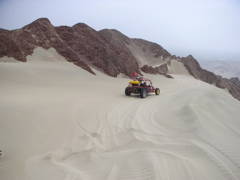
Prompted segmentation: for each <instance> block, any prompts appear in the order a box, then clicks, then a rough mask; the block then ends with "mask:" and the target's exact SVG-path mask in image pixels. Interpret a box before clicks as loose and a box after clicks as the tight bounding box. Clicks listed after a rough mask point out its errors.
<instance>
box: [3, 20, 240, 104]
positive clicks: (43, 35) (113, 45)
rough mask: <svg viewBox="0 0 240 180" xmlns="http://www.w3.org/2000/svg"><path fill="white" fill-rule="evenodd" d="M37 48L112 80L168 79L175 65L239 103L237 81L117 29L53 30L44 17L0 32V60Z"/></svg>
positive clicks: (24, 55) (22, 55)
mask: <svg viewBox="0 0 240 180" xmlns="http://www.w3.org/2000/svg"><path fill="white" fill-rule="evenodd" d="M37 47H42V48H44V49H49V48H54V49H55V50H56V51H57V52H58V53H59V54H60V55H62V56H63V57H65V59H66V60H67V61H69V62H72V63H74V64H75V65H77V66H79V67H81V68H83V69H85V70H86V71H88V72H90V73H92V74H95V73H94V70H93V68H94V69H98V70H101V71H102V72H104V73H105V74H107V75H109V76H112V77H116V76H117V75H119V74H120V73H122V74H125V75H126V76H131V75H132V74H133V72H137V73H139V74H141V72H145V73H150V74H161V75H164V76H166V77H168V78H172V76H171V75H170V74H169V73H172V72H174V71H173V69H175V71H176V68H178V67H174V66H175V65H176V64H177V63H178V64H181V66H183V67H185V69H186V71H187V72H188V73H189V74H191V75H192V76H193V77H195V78H196V79H199V80H202V81H205V82H207V83H209V84H213V85H216V86H217V87H219V88H227V89H228V90H229V92H230V93H231V94H232V95H233V97H235V98H236V99H238V100H240V81H239V79H238V78H233V79H225V78H222V77H221V76H217V75H215V74H214V73H212V72H209V71H207V70H204V69H202V68H201V66H200V65H199V63H198V62H197V60H196V59H194V57H192V56H191V55H189V56H188V57H182V58H180V57H176V56H174V55H171V54H170V53H169V52H168V51H166V50H165V49H164V48H163V47H162V46H160V45H158V44H156V43H153V42H149V41H146V40H143V39H135V38H129V37H127V36H125V35H124V34H122V33H121V32H119V31H117V30H110V29H104V30H101V31H96V30H94V29H92V28H91V27H89V26H87V25H86V24H83V23H78V24H76V25H74V26H72V27H68V26H59V27H54V26H53V25H52V24H51V23H50V21H49V20H48V19H46V18H41V19H38V20H36V21H34V22H32V23H31V24H29V25H26V26H24V27H23V28H21V29H17V30H13V31H8V30H5V29H0V58H1V57H12V58H14V59H16V60H18V61H23V62H26V61H27V56H28V55H31V54H33V52H34V49H35V48H37Z"/></svg>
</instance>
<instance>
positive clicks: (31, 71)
mask: <svg viewBox="0 0 240 180" xmlns="http://www.w3.org/2000/svg"><path fill="white" fill-rule="evenodd" d="M40 51H41V49H39V50H38V51H36V52H35V54H34V55H32V56H29V57H28V61H29V62H27V63H20V62H18V63H13V62H12V61H13V60H11V62H5V61H6V58H5V60H2V61H4V62H1V63H0V149H1V150H2V156H1V157H0V179H2V180H43V179H44V180H80V179H83V180H91V179H93V180H115V179H121V180H124V179H144V180H145V179H151V180H152V179H157V180H159V179H163V180H188V179H194V180H197V179H199V180H203V179H204V180H208V179H209V180H213V179H217V180H226V179H236V180H237V179H240V118H239V117H240V102H239V101H237V100H236V99H234V98H233V97H232V96H231V95H230V94H229V93H227V92H226V91H224V90H221V89H219V88H216V87H214V86H211V85H209V84H206V83H204V82H201V81H199V80H196V79H194V78H192V77H191V76H189V75H188V74H187V73H186V72H187V71H185V70H184V68H183V67H180V65H179V64H177V63H175V66H173V67H172V69H171V73H172V74H171V75H172V76H173V77H174V79H167V78H165V77H163V76H160V75H147V74H145V77H148V78H150V79H151V80H152V81H153V85H154V86H155V87H159V88H160V89H161V94H160V95H159V96H156V95H155V94H151V95H149V96H147V98H145V99H141V98H140V97H139V96H138V95H132V96H130V97H127V96H125V94H124V89H125V87H126V86H127V84H128V82H129V79H128V78H126V77H124V76H119V77H118V78H112V77H108V76H106V75H104V74H102V73H101V72H99V71H96V70H95V72H96V73H97V75H92V74H90V73H88V72H86V71H84V70H82V69H81V68H79V67H77V66H75V65H73V64H71V63H69V62H66V61H64V60H63V59H61V57H59V56H58V55H57V54H56V52H55V51H54V50H51V52H52V53H51V54H55V55H53V56H52V55H49V56H48V57H45V56H42V55H41V54H47V53H45V52H42V53H41V52H40ZM39 52H40V53H39ZM46 59H48V60H47V62H46ZM54 59H55V60H54ZM58 59H60V60H59V61H58Z"/></svg>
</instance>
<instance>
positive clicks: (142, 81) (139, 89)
mask: <svg viewBox="0 0 240 180" xmlns="http://www.w3.org/2000/svg"><path fill="white" fill-rule="evenodd" d="M132 93H133V94H140V96H141V98H146V97H147V94H148V93H155V94H156V95H159V94H160V89H159V88H154V87H153V86H152V81H151V80H149V79H147V78H143V77H133V78H132V79H131V80H130V82H129V84H128V86H127V87H126V88H125V95H126V96H130V95H131V94H132Z"/></svg>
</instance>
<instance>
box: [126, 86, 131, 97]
mask: <svg viewBox="0 0 240 180" xmlns="http://www.w3.org/2000/svg"><path fill="white" fill-rule="evenodd" d="M125 95H126V96H130V95H131V92H130V91H129V87H126V88H125Z"/></svg>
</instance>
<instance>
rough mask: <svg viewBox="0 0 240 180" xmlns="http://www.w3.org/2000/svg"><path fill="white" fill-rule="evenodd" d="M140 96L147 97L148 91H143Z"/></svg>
mask: <svg viewBox="0 0 240 180" xmlns="http://www.w3.org/2000/svg"><path fill="white" fill-rule="evenodd" d="M140 96H141V98H145V97H147V90H146V89H142V90H141V92H140Z"/></svg>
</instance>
